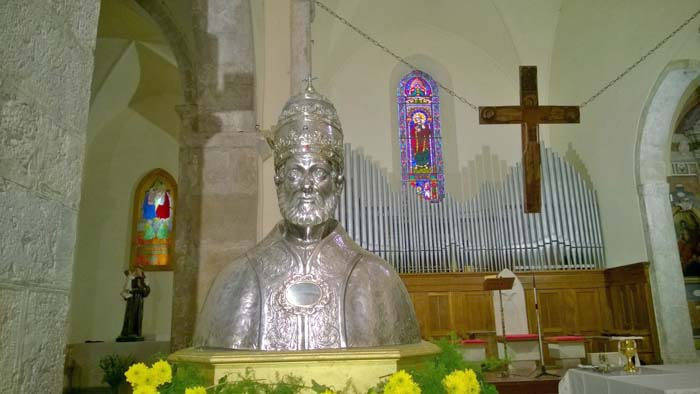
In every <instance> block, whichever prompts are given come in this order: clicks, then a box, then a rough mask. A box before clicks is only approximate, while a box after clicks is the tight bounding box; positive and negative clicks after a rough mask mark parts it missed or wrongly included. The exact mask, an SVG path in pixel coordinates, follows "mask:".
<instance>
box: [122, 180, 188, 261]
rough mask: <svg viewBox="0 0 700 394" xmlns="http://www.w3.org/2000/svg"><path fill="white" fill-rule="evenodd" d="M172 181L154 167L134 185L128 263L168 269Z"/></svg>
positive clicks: (172, 198) (173, 190)
mask: <svg viewBox="0 0 700 394" xmlns="http://www.w3.org/2000/svg"><path fill="white" fill-rule="evenodd" d="M176 188H177V186H176V184H175V180H174V179H173V177H172V176H171V175H170V174H168V173H167V172H166V171H164V170H161V169H157V170H154V171H152V172H151V173H149V174H148V175H146V176H145V177H144V178H143V179H142V180H141V182H140V183H139V185H138V187H137V188H136V196H135V198H134V225H133V230H132V231H133V241H132V247H131V266H132V267H134V266H135V267H140V268H142V269H144V270H170V269H172V262H173V243H174V236H173V235H174V234H173V231H174V219H175V215H174V208H175V198H176V190H177V189H176Z"/></svg>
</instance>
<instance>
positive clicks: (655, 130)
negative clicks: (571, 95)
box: [635, 60, 700, 363]
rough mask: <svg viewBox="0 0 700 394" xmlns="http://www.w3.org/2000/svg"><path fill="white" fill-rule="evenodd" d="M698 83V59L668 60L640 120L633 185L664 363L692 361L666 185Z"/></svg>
mask: <svg viewBox="0 0 700 394" xmlns="http://www.w3.org/2000/svg"><path fill="white" fill-rule="evenodd" d="M699 82H700V61H697V60H679V61H674V62H671V63H670V64H669V65H668V66H666V68H665V69H664V70H663V71H662V72H661V75H660V76H659V78H658V79H657V81H656V84H655V85H654V87H653V89H652V91H651V94H650V96H649V98H648V100H647V102H646V104H645V107H644V111H643V112H642V116H641V120H640V122H639V131H638V134H637V146H636V150H635V174H636V185H637V192H638V196H639V203H640V207H641V215H642V225H643V226H644V236H645V240H646V248H647V256H648V259H649V261H650V262H651V264H650V265H649V271H650V272H649V273H650V275H649V276H650V278H649V279H650V283H651V293H652V298H653V302H654V311H655V317H656V326H657V330H658V334H659V335H658V337H659V345H660V348H661V357H662V359H663V360H664V362H665V363H682V362H690V361H695V359H696V353H695V346H694V343H693V333H692V328H691V325H690V317H689V315H688V304H687V302H686V297H685V286H679V284H680V283H683V272H682V270H681V264H680V256H679V254H678V247H677V243H676V235H675V229H674V225H673V217H672V213H671V205H670V204H669V199H668V196H669V185H668V181H667V179H666V176H667V162H668V155H669V146H670V145H669V143H670V138H671V134H672V133H673V129H674V124H675V123H676V120H677V118H678V116H679V115H680V110H681V108H682V106H683V103H684V102H685V100H686V99H687V97H689V95H690V94H691V93H692V92H693V90H695V88H696V87H697V86H698V83H699Z"/></svg>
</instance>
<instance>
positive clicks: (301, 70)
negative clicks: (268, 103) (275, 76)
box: [289, 0, 314, 95]
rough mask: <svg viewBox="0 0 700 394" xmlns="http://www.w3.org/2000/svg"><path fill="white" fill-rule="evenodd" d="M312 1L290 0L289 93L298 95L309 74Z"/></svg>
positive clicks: (304, 85)
mask: <svg viewBox="0 0 700 394" xmlns="http://www.w3.org/2000/svg"><path fill="white" fill-rule="evenodd" d="M313 8H314V5H313V0H291V13H290V19H291V20H290V26H291V27H290V28H291V34H290V35H289V37H290V46H291V56H292V62H291V65H290V84H291V86H290V93H291V94H292V95H295V94H297V93H300V92H301V91H302V90H303V89H304V88H305V87H306V83H305V82H304V79H305V78H307V77H308V76H309V73H310V72H311V49H312V48H311V22H312V21H313Z"/></svg>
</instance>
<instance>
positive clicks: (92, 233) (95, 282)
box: [69, 108, 178, 343]
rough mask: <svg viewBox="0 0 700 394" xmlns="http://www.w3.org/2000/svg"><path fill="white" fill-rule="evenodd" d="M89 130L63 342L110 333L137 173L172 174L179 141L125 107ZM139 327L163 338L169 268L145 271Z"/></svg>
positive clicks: (117, 325) (120, 313)
mask: <svg viewBox="0 0 700 394" xmlns="http://www.w3.org/2000/svg"><path fill="white" fill-rule="evenodd" d="M92 133H94V136H93V138H92V141H91V143H90V144H89V145H88V148H87V155H86V161H85V175H84V181H83V198H82V203H81V206H80V219H79V223H78V229H79V232H78V246H77V250H76V266H75V274H74V278H75V279H74V285H73V298H72V300H71V313H70V321H71V326H70V327H71V329H70V337H69V341H70V343H80V342H84V341H86V340H101V341H114V339H115V338H116V337H117V336H119V333H120V332H121V328H122V323H123V318H124V308H125V303H124V301H123V300H122V298H121V297H120V296H119V292H120V291H121V289H122V286H123V284H124V281H123V279H124V274H123V271H124V270H125V269H127V268H128V263H129V256H130V240H131V218H132V215H133V211H132V203H133V198H134V192H135V189H136V186H137V184H138V182H139V181H140V179H141V178H142V177H143V176H144V175H146V174H147V173H148V172H149V171H151V170H153V169H155V168H163V169H165V170H166V171H168V172H169V173H170V174H171V175H173V177H174V178H175V179H177V176H178V174H177V168H178V165H177V160H178V155H177V152H178V144H177V141H175V139H174V138H173V137H172V136H170V135H168V134H167V133H165V132H164V131H163V130H161V129H160V128H158V127H156V126H154V125H153V124H152V123H150V122H148V121H147V120H146V119H144V118H143V117H142V116H141V115H139V114H138V113H137V112H135V111H133V110H131V109H129V108H124V109H122V111H121V112H118V113H117V114H115V115H113V118H112V119H111V120H110V121H109V122H107V123H106V124H105V125H104V127H102V128H101V129H100V130H97V131H93V132H91V134H92ZM146 277H147V278H148V280H149V282H150V286H151V294H150V295H149V296H148V297H147V298H146V300H145V302H144V318H143V334H144V336H146V337H147V338H155V339H156V340H161V341H167V340H170V323H171V314H172V291H173V290H172V289H173V274H172V272H146Z"/></svg>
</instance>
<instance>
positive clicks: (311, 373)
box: [168, 341, 440, 392]
mask: <svg viewBox="0 0 700 394" xmlns="http://www.w3.org/2000/svg"><path fill="white" fill-rule="evenodd" d="M439 352H440V348H438V347H437V346H435V345H434V344H432V343H429V342H425V341H423V342H421V343H417V344H411V345H400V346H382V347H373V348H352V349H324V350H309V351H298V352H263V351H247V350H218V349H195V348H188V349H183V350H180V351H178V352H175V353H173V354H171V355H170V357H168V360H169V361H171V362H175V363H192V364H195V365H198V366H199V367H200V368H201V371H202V373H203V374H204V376H205V377H206V378H207V380H208V381H209V382H210V383H211V384H214V382H216V381H218V380H219V379H220V378H221V377H223V376H225V375H229V380H230V381H234V380H235V379H236V378H237V376H238V374H241V375H242V374H244V373H245V370H246V368H251V369H252V370H253V372H254V373H255V378H256V379H264V380H267V381H270V382H273V381H275V380H276V377H277V376H280V377H281V376H284V375H288V374H293V375H296V376H299V377H301V378H303V379H304V382H305V383H306V384H307V385H308V386H311V380H315V381H316V382H318V383H320V384H323V385H327V386H332V387H334V388H335V389H338V390H339V389H342V388H343V387H344V386H345V384H346V383H347V382H348V380H351V382H352V385H353V386H354V387H355V388H356V389H357V390H358V391H359V392H366V391H367V390H368V389H369V388H370V387H373V386H374V385H376V384H377V383H378V382H379V380H380V379H381V378H383V377H386V376H387V375H391V374H392V373H394V372H396V371H398V370H400V369H407V368H410V367H413V366H416V365H418V364H420V363H422V362H423V361H425V360H426V359H428V358H429V357H430V356H432V355H434V354H437V353H439Z"/></svg>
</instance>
